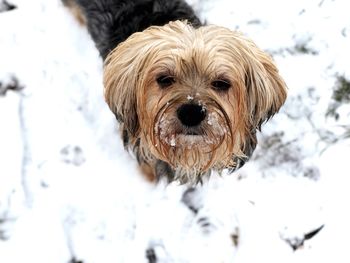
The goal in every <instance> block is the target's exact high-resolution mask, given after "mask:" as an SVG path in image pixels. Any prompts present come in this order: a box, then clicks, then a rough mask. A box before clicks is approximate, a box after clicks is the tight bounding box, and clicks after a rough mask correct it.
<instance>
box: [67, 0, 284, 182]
mask: <svg viewBox="0 0 350 263" xmlns="http://www.w3.org/2000/svg"><path fill="white" fill-rule="evenodd" d="M63 1H64V3H65V5H66V6H68V7H70V8H71V9H72V10H74V13H75V14H76V16H77V17H78V18H79V20H80V22H81V23H83V24H86V25H87V27H88V30H89V33H90V35H91V37H92V39H93V40H94V42H95V44H96V47H97V49H98V50H99V52H100V55H101V57H102V58H103V60H104V80H103V81H104V94H105V99H106V102H107V103H108V105H109V107H110V109H111V110H112V112H113V113H114V114H115V116H116V118H117V120H118V121H119V123H120V128H121V133H122V138H123V141H124V145H125V147H126V148H127V149H131V150H132V151H133V152H134V154H135V155H136V157H137V160H138V162H139V164H140V167H141V169H142V171H143V172H144V174H145V175H146V176H147V177H148V178H150V179H151V180H155V179H159V178H161V177H164V176H165V177H167V178H168V179H169V181H172V180H178V181H179V182H181V183H187V182H190V183H197V182H200V181H201V180H202V178H203V177H204V176H209V175H210V173H211V171H218V172H221V171H223V170H224V169H227V170H228V171H230V172H232V171H234V170H236V169H238V168H240V167H241V166H242V165H243V164H244V163H245V162H246V161H247V160H248V159H249V157H250V156H251V155H252V153H253V151H254V149H255V147H256V144H257V138H256V132H257V130H260V127H261V125H262V124H263V123H264V122H265V121H267V120H268V119H269V118H271V117H272V116H273V115H274V114H275V113H276V112H277V111H278V110H279V109H280V107H281V106H282V104H283V103H284V101H285V99H286V93H287V92H286V90H287V88H286V84H285V82H284V81H283V79H282V78H281V76H280V75H279V73H278V69H277V67H276V65H275V64H274V62H273V60H272V59H271V57H270V56H269V55H268V54H266V53H265V52H263V51H262V50H261V49H259V48H258V47H257V46H256V45H255V44H254V43H253V42H252V41H251V40H250V39H248V38H247V37H245V36H244V35H242V34H241V33H238V32H234V31H231V30H229V29H227V28H224V27H220V26H214V25H203V24H202V23H201V22H200V20H199V19H198V17H197V16H196V15H195V13H194V11H193V10H192V8H191V7H190V6H189V5H188V4H187V3H186V2H184V1H183V0H135V1H129V0H63ZM77 10H78V12H77Z"/></svg>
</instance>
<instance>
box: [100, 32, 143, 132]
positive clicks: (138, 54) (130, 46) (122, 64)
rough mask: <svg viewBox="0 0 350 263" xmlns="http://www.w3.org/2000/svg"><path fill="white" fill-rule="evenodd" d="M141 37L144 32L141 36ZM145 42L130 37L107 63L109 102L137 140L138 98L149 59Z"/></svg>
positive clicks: (104, 79) (105, 69)
mask: <svg viewBox="0 0 350 263" xmlns="http://www.w3.org/2000/svg"><path fill="white" fill-rule="evenodd" d="M140 34H142V32H141V33H137V35H140ZM135 35H136V34H135ZM141 39H142V38H140V37H137V36H134V35H133V36H131V37H129V38H128V39H127V40H126V41H124V42H123V43H121V44H119V45H118V46H117V47H116V48H115V49H114V50H113V51H112V52H111V53H110V54H109V55H108V57H107V58H106V60H105V63H104V76H103V82H104V96H105V100H106V102H107V104H108V105H109V107H110V109H111V111H112V112H113V113H114V114H115V116H116V118H117V120H118V121H119V122H120V123H121V124H122V125H123V129H124V130H125V131H126V132H127V133H128V134H129V135H131V136H133V137H136V135H137V134H138V132H139V119H138V113H137V97H136V96H137V90H138V89H139V85H140V78H141V77H142V70H143V69H142V65H143V63H144V60H145V59H146V56H145V54H144V53H143V52H144V49H143V48H142V45H143V46H144V45H145V44H146V43H145V41H146V40H145V41H144V42H143V43H142V41H141Z"/></svg>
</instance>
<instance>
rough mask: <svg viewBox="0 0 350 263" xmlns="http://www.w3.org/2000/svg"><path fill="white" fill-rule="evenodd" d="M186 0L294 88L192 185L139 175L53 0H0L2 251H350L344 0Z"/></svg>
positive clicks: (149, 256)
mask: <svg viewBox="0 0 350 263" xmlns="http://www.w3.org/2000/svg"><path fill="white" fill-rule="evenodd" d="M188 2H189V3H190V4H191V5H192V6H193V7H194V9H195V10H196V12H197V13H198V15H199V16H200V17H201V18H202V20H204V21H207V23H209V24H216V25H221V26H225V27H228V28H230V29H232V30H239V31H241V32H243V33H244V34H246V35H247V36H249V37H250V38H252V39H253V40H254V41H255V42H256V43H257V45H258V46H259V47H261V48H262V49H263V50H265V51H266V52H268V53H269V54H271V55H272V56H273V58H274V60H275V61H276V63H277V65H278V67H279V69H280V72H281V75H282V76H283V77H284V79H285V81H286V82H287V85H288V88H289V91H288V93H289V94H288V99H287V102H286V104H285V105H284V106H283V108H282V109H281V111H280V112H279V113H278V114H277V115H276V116H275V117H274V118H273V119H272V120H270V121H269V122H268V123H267V124H265V125H264V126H263V128H262V132H261V133H260V134H259V144H258V148H257V150H256V151H255V153H254V155H253V158H252V159H251V160H250V162H249V163H247V164H246V165H245V167H244V168H242V169H241V170H239V171H237V172H236V173H234V174H232V175H223V176H219V175H216V174H213V175H212V177H211V179H210V180H209V182H206V183H205V184H203V185H199V186H197V187H190V186H180V185H177V184H176V183H172V184H170V185H167V184H165V183H160V184H159V185H153V184H150V183H148V182H146V181H145V180H144V178H143V177H142V176H140V173H139V171H138V170H137V166H136V161H135V158H134V157H132V156H130V155H129V154H128V153H126V152H125V151H124V149H123V147H122V145H121V140H120V138H119V133H118V127H117V124H116V123H115V119H114V116H113V115H112V113H111V112H110V111H109V109H108V107H107V105H106V104H105V102H104V100H103V96H102V95H103V94H102V92H103V88H102V61H101V58H100V57H99V56H98V53H97V50H96V49H95V47H94V44H93V43H92V41H91V39H90V37H89V35H88V33H87V30H86V28H84V27H81V26H80V25H79V24H78V23H77V21H76V20H74V18H73V17H72V16H71V14H70V13H69V12H68V11H67V10H66V9H65V8H64V7H63V5H62V4H61V2H60V1H59V0H32V1H27V0H6V1H4V0H0V262H1V263H19V262H36V263H56V262H57V263H78V262H80V263H82V262H84V263H95V262H96V263H97V262H98V263H101V262H105V263H107V262H114V263H115V262H118V263H119V262H128V263H130V262H141V263H142V262H151V263H155V262H160V263H167V262H175V263H178V262H183V263H185V262H190V263H197V262H198V263H199V262H201V263H202V262H208V263H209V262H210V263H214V262H225V263H226V262H239V263H242V262H247V263H252V262H270V263H273V262H278V263H280V262H298V263H302V262H337V263H343V262H344V263H348V262H350V255H349V253H348V240H349V236H350V226H349V222H350V214H349V212H350V208H349V207H350V206H349V200H350V191H349V187H350V174H349V161H350V159H349V153H350V72H349V68H350V62H349V58H350V49H349V47H350V20H349V15H348V10H349V6H350V3H349V2H348V1H346V0H307V1H298V0H297V1H291V0H285V1H277V0H265V1H258V0H246V1H237V0H216V1H214V0H188Z"/></svg>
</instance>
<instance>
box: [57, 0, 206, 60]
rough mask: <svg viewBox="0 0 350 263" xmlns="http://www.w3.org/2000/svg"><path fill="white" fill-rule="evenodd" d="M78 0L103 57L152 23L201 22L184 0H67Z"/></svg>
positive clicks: (197, 23)
mask: <svg viewBox="0 0 350 263" xmlns="http://www.w3.org/2000/svg"><path fill="white" fill-rule="evenodd" d="M69 1H73V2H75V3H76V4H77V5H78V6H79V7H80V8H81V10H82V12H83V15H84V16H85V17H86V21H87V27H88V30H89V32H90V34H91V36H92V38H93V40H94V42H95V44H96V47H97V49H98V50H99V52H100V55H101V56H102V58H103V59H105V58H106V57H107V55H108V54H109V52H111V51H112V50H113V49H114V48H115V47H116V46H117V45H118V44H119V43H120V42H122V41H124V40H126V39H127V38H128V37H129V36H130V35H132V34H133V33H135V32H139V31H142V30H144V29H146V28H147V27H149V26H152V25H156V26H162V25H164V24H167V23H168V22H170V21H174V20H187V21H188V22H189V23H191V24H192V25H193V26H194V27H197V26H200V25H201V22H200V20H199V19H198V17H197V16H196V15H195V13H194V11H193V10H192V8H191V7H190V6H189V5H188V4H187V3H186V2H184V1H183V0H171V1H169V0H134V1H132V0H63V2H65V3H67V2H69Z"/></svg>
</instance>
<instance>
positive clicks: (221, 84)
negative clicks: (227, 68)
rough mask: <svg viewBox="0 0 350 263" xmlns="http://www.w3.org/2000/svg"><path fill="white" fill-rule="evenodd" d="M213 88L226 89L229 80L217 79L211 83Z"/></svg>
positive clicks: (228, 85) (229, 84) (229, 83)
mask: <svg viewBox="0 0 350 263" xmlns="http://www.w3.org/2000/svg"><path fill="white" fill-rule="evenodd" d="M211 86H212V87H213V89H215V90H218V91H226V90H228V89H229V88H230V87H231V82H230V81H229V80H226V79H217V80H214V81H213V82H212V83H211Z"/></svg>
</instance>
